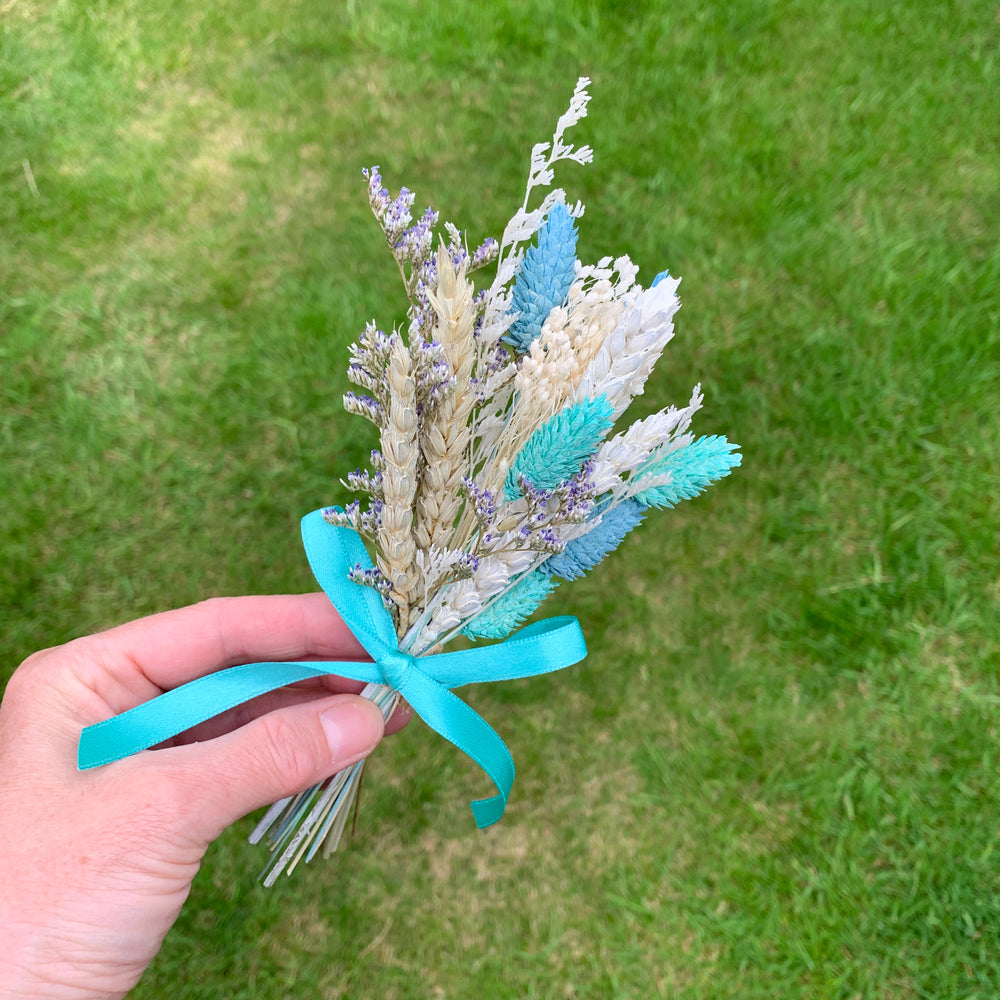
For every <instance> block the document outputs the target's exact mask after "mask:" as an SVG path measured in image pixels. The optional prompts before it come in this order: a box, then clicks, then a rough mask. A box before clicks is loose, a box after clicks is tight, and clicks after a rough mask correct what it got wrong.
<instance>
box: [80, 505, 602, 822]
mask: <svg viewBox="0 0 1000 1000" xmlns="http://www.w3.org/2000/svg"><path fill="white" fill-rule="evenodd" d="M302 542H303V545H304V546H305V550H306V555H307V556H308V558H309V565H310V567H311V568H312V571H313V574H314V575H315V577H316V580H317V581H318V582H319V585H320V586H321V587H322V588H323V590H324V591H325V592H326V594H327V596H328V597H329V598H330V600H331V601H332V602H333V605H334V607H335V608H336V609H337V611H338V612H339V613H340V617H341V618H343V620H344V622H345V623H346V625H347V626H348V628H350V630H351V631H352V632H353V633H354V635H355V636H356V637H357V639H358V641H359V642H360V643H361V645H362V646H364V648H365V649H366V650H367V651H368V655H369V656H370V657H371V662H358V661H356V660H336V661H332V660H331V661H326V662H320V663H317V662H314V661H306V662H298V663H246V664H244V665H243V666H239V667H230V668H229V669H228V670H220V671H219V672H218V673H214V674H208V675H207V676H205V677H199V678H198V679H197V680H194V681H190V682H189V683H187V684H184V685H182V686H181V687H179V688H174V690H173V691H167V692H166V693H165V694H161V695H160V696H159V697H158V698H154V699H153V700H152V701H148V702H146V703H145V704H143V705H138V706H137V707H136V708H132V709H129V711H127V712H122V713H121V715H116V716H114V717H113V718H111V719H105V720H104V721H103V722H98V723H97V724H96V725H93V726H88V727H87V728H86V729H84V730H83V732H82V733H81V734H80V745H79V750H78V754H77V766H78V767H79V768H80V770H84V769H86V768H89V767H98V766H100V765H101V764H110V763H111V762H112V761H116V760H120V759H121V758H122V757H128V756H129V755H130V754H134V753H138V752H139V751H140V750H146V749H148V748H149V747H151V746H155V745H156V744H157V743H162V742H163V741H164V740H167V739H170V737H172V736H176V735H177V734H178V733H182V732H184V731H185V730H186V729H190V728H191V727H192V726H196V725H198V724H199V723H200V722H204V721H205V720H206V719H211V718H212V717H213V716H215V715H218V714H219V713H220V712H225V711H226V710H227V709H230V708H235V707H236V706H237V705H241V704H243V703H244V702H246V701H250V699H251V698H257V697H259V696H260V695H262V694H267V693H268V692H269V691H274V690H275V689H276V688H279V687H284V686H285V685H286V684H294V683H296V682H297V681H302V680H305V679H306V678H309V677H322V676H323V675H325V674H340V675H341V676H342V677H351V678H353V679H354V680H358V681H364V682H365V683H367V684H387V685H389V686H390V687H391V688H393V689H394V690H396V691H399V692H400V694H402V696H403V697H404V698H405V699H406V700H407V701H408V702H409V703H410V706H411V707H412V708H413V710H414V711H415V712H416V713H417V714H418V715H419V716H420V717H421V718H422V719H423V720H424V722H426V723H427V725H428V726H430V727H431V729H433V730H434V731H435V732H437V733H440V734H441V735H442V736H443V737H444V738H445V739H446V740H449V741H450V742H451V743H453V744H454V745H455V746H456V747H458V749H459V750H461V751H462V752H463V753H466V754H468V755H469V756H470V757H471V758H472V759H473V760H474V761H475V762H476V763H477V764H478V765H479V766H480V767H481V768H482V769H483V770H484V771H485V772H486V773H487V775H489V777H490V780H491V781H492V782H493V784H494V785H496V788H497V794H496V795H494V796H492V797H491V798H488V799H479V800H477V801H475V802H473V803H471V805H472V812H473V815H474V816H475V818H476V823H477V824H478V825H479V826H481V827H483V826H489V824H490V823H495V822H496V821H497V820H498V819H499V818H500V817H501V816H502V815H503V811H504V806H505V805H506V802H507V796H508V795H509V794H510V790H511V788H512V787H513V784H514V760H513V758H512V757H511V755H510V751H509V750H508V749H507V745H506V744H505V743H504V741H503V740H502V739H501V738H500V737H499V736H498V735H497V734H496V733H495V732H494V731H493V729H492V728H491V727H490V725H489V723H488V722H486V720H485V719H483V718H482V717H481V716H480V715H478V714H477V713H476V712H475V711H474V710H473V709H472V708H470V707H469V706H468V705H467V704H466V703H465V702H464V701H462V699H461V698H459V697H458V696H457V695H455V694H453V693H452V691H451V688H455V687H460V686H461V685H463V684H476V683H479V682H482V681H500V680H514V679H515V678H518V677H532V676H534V675H536V674H544V673H549V672H550V671H552V670H561V669H562V668H563V667H568V666H570V665H572V664H574V663H577V662H579V661H580V660H582V659H583V658H584V657H585V656H586V655H587V647H586V644H585V643H584V641H583V633H582V632H581V631H580V623H579V622H578V621H577V620H576V619H575V618H568V617H561V618H549V619H547V620H546V621H541V622H536V623H535V624H534V625H529V626H528V627H527V628H523V629H521V631H520V632H515V633H514V635H512V636H510V637H508V638H507V639H505V640H504V641H503V642H498V643H494V644H493V645H491V646H476V647H474V648H472V649H461V650H457V651H455V652H451V653H434V654H431V655H427V656H421V657H419V663H418V662H417V659H416V658H414V657H413V656H411V655H410V654H409V653H407V652H403V651H401V650H400V649H399V643H398V640H397V638H396V630H395V627H394V625H393V621H392V616H391V615H390V614H389V612H388V611H387V610H386V608H385V605H384V604H383V603H382V598H381V596H380V595H379V594H378V593H377V592H376V591H375V590H373V589H372V588H371V587H363V586H359V585H358V584H356V583H352V582H351V581H350V579H349V578H348V574H349V573H350V571H351V569H352V568H353V567H355V566H360V567H361V569H362V570H364V569H370V568H371V565H372V562H371V558H370V557H369V555H368V550H367V549H366V548H365V546H364V542H362V541H361V538H360V536H359V535H358V534H357V532H355V531H353V530H352V529H350V528H337V527H334V526H333V525H331V524H328V523H327V522H326V521H325V520H324V519H323V513H322V511H319V510H317V511H313V513H311V514H307V515H306V516H305V517H304V518H303V519H302Z"/></svg>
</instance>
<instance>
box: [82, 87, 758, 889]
mask: <svg viewBox="0 0 1000 1000" xmlns="http://www.w3.org/2000/svg"><path fill="white" fill-rule="evenodd" d="M588 84H589V80H588V79H586V78H582V79H581V80H579V82H578V83H577V86H576V89H575V91H574V93H573V97H572V100H571V102H570V105H569V108H568V110H567V111H566V112H565V114H563V115H562V117H561V118H560V119H559V121H558V124H557V127H556V130H555V134H554V135H553V137H552V141H551V142H547V143H541V144H538V145H536V146H535V147H534V149H533V150H532V154H531V165H530V170H529V174H528V181H527V189H526V192H525V196H524V201H523V202H522V204H521V207H520V208H518V210H517V211H516V212H515V213H514V215H513V217H512V218H511V219H510V221H509V222H508V223H507V226H506V228H505V229H504V231H503V234H502V235H501V237H500V239H499V240H496V239H488V240H486V241H485V242H484V243H483V244H482V245H481V246H479V247H478V248H477V249H476V250H474V251H471V252H470V251H469V249H468V248H467V247H466V244H465V242H464V239H463V235H462V233H461V232H460V231H459V230H458V229H457V228H456V227H455V226H454V225H452V224H451V223H445V224H444V226H443V230H444V233H443V235H442V236H439V235H438V233H437V228H436V227H437V225H438V214H437V212H435V211H432V210H431V209H429V208H428V209H427V210H426V211H425V212H424V213H423V215H422V216H420V217H419V218H418V219H417V220H416V221H414V219H413V217H412V214H411V210H412V207H413V203H414V196H413V194H412V193H411V192H410V191H408V190H407V189H406V188H403V189H402V190H401V191H400V193H399V194H398V195H397V196H396V197H392V196H391V195H390V193H389V192H388V191H387V190H386V189H385V188H384V187H383V184H382V177H381V175H380V172H379V168H378V167H372V168H371V169H370V170H366V171H365V176H366V177H367V181H368V197H369V202H370V205H371V208H372V211H373V212H374V214H375V218H376V219H377V220H378V223H379V225H380V226H381V228H382V230H383V232H384V234H385V237H386V240H387V242H388V246H389V249H390V250H391V252H392V255H393V257H394V258H395V261H396V263H397V265H398V267H399V271H400V274H401V276H402V280H403V285H404V288H405V290H406V295H407V297H408V299H409V310H408V313H407V318H408V323H407V326H406V329H405V331H402V330H398V329H397V330H394V331H393V332H391V333H386V332H384V331H382V330H380V329H379V328H378V327H377V326H376V324H375V323H374V322H373V323H370V324H369V325H368V326H367V328H366V329H365V330H364V332H363V333H362V334H361V336H360V337H359V338H358V341H357V343H356V344H354V345H352V347H351V349H350V362H349V365H348V369H347V374H348V378H349V379H350V380H351V382H352V383H353V384H354V385H355V386H357V387H358V390H359V391H358V392H351V393H348V394H347V396H345V399H344V403H345V406H346V408H347V410H348V411H349V412H351V413H354V414H357V415H359V416H362V417H364V418H366V419H367V420H369V421H371V423H373V424H374V425H375V427H376V428H377V430H378V435H379V447H378V449H377V450H375V451H373V452H372V453H371V462H370V468H368V469H367V470H362V469H358V470H355V471H354V472H352V473H350V474H349V475H347V476H346V479H345V484H346V485H347V486H348V487H349V488H350V489H351V490H352V491H355V492H356V493H358V494H361V497H362V498H361V499H356V500H354V501H353V502H352V503H350V504H348V505H347V506H346V507H344V508H340V507H330V508H325V509H323V510H322V511H317V512H314V514H312V515H309V516H308V517H307V518H305V519H304V520H303V538H304V541H305V545H306V551H307V554H308V556H309V559H310V563H311V565H312V568H313V571H314V573H315V574H316V576H317V579H318V580H319V581H320V583H321V585H322V586H323V587H324V589H325V590H326V591H327V593H328V594H329V595H330V596H331V599H332V600H333V601H334V603H335V605H336V606H337V608H338V610H339V611H340V613H341V615H342V616H343V617H344V618H345V621H347V622H348V624H349V625H350V626H351V628H352V630H353V631H354V633H355V634H356V635H357V636H358V638H359V640H360V641H361V642H362V644H363V645H364V646H365V647H366V649H367V650H368V652H369V653H370V654H371V656H372V661H373V662H372V664H356V663H355V664H343V663H337V664H333V663H325V664H290V665H289V664H285V665H281V664H251V665H248V666H247V667H237V668H232V671H224V672H222V673H221V674H216V675H212V676H211V677H208V678H202V679H201V680H200V681H196V682H193V684H192V685H187V686H186V687H188V688H192V687H194V686H195V685H202V688H201V690H200V691H199V692H195V693H193V694H192V695H191V700H192V701H193V702H198V703H199V709H198V711H199V712H200V713H201V715H204V714H205V712H206V711H209V712H211V710H210V709H206V708H205V707H204V705H203V704H202V703H203V702H204V701H205V700H206V698H205V696H206V694H212V692H213V691H214V690H215V688H212V689H211V690H210V689H209V688H208V687H207V685H216V686H218V685H221V684H222V683H224V682H223V681H222V680H221V678H224V677H225V675H226V674H229V673H232V672H239V671H243V674H241V675H239V676H240V678H241V679H242V680H243V681H246V679H247V677H248V676H250V674H248V671H250V672H251V673H252V671H251V668H268V669H267V670H266V677H265V678H264V679H263V680H262V681H261V684H262V685H269V686H270V687H276V686H278V684H282V683H289V682H290V680H297V679H301V677H302V676H306V675H308V674H309V673H328V672H337V673H347V672H350V671H353V672H351V673H350V675H351V676H354V677H358V678H361V679H364V680H368V681H369V683H368V685H367V687H366V688H365V690H364V692H363V693H364V694H365V696H366V697H369V698H371V699H372V700H374V701H375V702H376V703H377V704H378V705H379V707H380V708H381V709H382V711H383V713H384V714H385V715H386V717H388V716H389V714H390V713H391V712H392V710H393V708H394V707H395V705H396V703H397V700H398V699H399V698H400V697H405V698H406V699H407V700H408V701H409V702H410V703H411V704H412V705H413V707H414V709H415V710H416V711H417V713H418V714H420V715H421V716H422V717H423V718H424V719H425V721H427V722H428V723H429V724H430V725H431V726H432V727H433V728H435V729H436V730H437V731H438V732H440V733H442V735H444V736H445V737H446V738H448V739H449V740H451V741H452V742H453V743H455V744H456V746H458V747H460V748H461V749H463V750H464V751H465V752H467V753H469V754H470V755H471V756H473V758H474V759H476V760H477V762H479V763H480V764H481V765H482V766H483V768H484V769H485V770H486V772H487V774H488V775H489V777H490V778H491V779H492V780H493V782H494V784H495V785H496V786H497V792H498V794H497V795H495V796H494V797H493V798H491V799H485V800H481V801H478V802H475V803H473V811H474V813H475V817H476V820H477V822H478V823H479V825H480V826H485V825H488V824H489V823H492V822H495V821H496V820H497V819H499V817H500V815H501V814H502V813H503V808H504V803H505V801H506V797H507V794H508V792H509V790H510V787H511V785H512V783H513V774H514V772H513V763H512V761H511V760H510V754H509V752H508V751H507V748H506V747H505V746H504V744H503V742H502V740H500V738H499V737H498V736H497V735H496V733H495V732H494V731H493V730H492V729H491V728H490V727H489V726H488V725H487V724H486V723H485V722H484V721H483V720H482V719H481V718H480V717H479V716H478V715H477V714H476V713H475V712H474V711H473V710H472V709H471V708H469V706H467V705H465V703H464V702H462V701H461V700H460V699H458V698H457V697H456V696H455V695H454V694H452V693H451V690H450V689H451V688H452V687H455V686H458V685H460V684H463V683H469V682H470V681H479V680H496V679H502V678H510V677H519V676H528V675H530V674H537V673H540V672H543V671H548V670H553V669H558V668H560V667H563V666H567V665H569V664H570V663H573V662H576V661H577V660H579V659H580V658H582V656H584V655H586V650H585V647H584V644H583V641H582V636H581V635H580V630H579V626H578V625H577V623H576V622H575V619H570V618H556V619H550V620H548V621H546V622H540V623H536V624H535V625H532V626H529V627H527V628H524V629H521V630H520V631H518V632H517V633H516V634H515V635H514V636H513V637H511V638H506V637H508V636H510V634H511V633H512V632H514V631H515V630H516V629H518V628H519V626H521V625H522V623H523V622H524V621H525V620H526V619H527V618H528V617H529V616H530V615H531V614H532V613H533V612H534V611H535V610H536V608H538V606H539V605H540V604H541V603H542V601H544V600H545V598H546V597H547V596H548V595H549V594H551V593H552V591H553V590H554V589H555V588H556V586H557V585H559V583H561V582H562V581H567V580H575V579H577V578H578V577H580V576H582V575H583V574H584V573H586V572H587V571H588V570H590V569H592V568H593V567H594V566H596V565H597V563H599V562H600V561H601V560H602V559H603V558H604V557H605V556H606V555H608V554H609V553H610V552H612V551H613V550H614V549H615V548H616V547H617V546H618V545H619V544H620V543H621V541H622V539H624V537H625V536H626V535H627V534H628V533H629V532H630V531H631V530H632V529H633V528H635V527H637V526H638V525H639V524H640V522H642V520H643V519H644V517H645V516H646V514H647V513H648V512H649V511H650V510H651V509H653V508H666V507H673V506H675V505H676V504H677V503H678V502H679V501H681V500H685V499H689V498H691V497H694V496H696V495H697V494H699V493H700V492H701V491H702V490H704V489H705V488H706V487H707V486H708V485H709V484H710V483H712V482H713V481H714V480H716V479H719V478H721V477H723V476H726V475H728V474H729V472H730V470H731V469H733V468H734V467H736V466H737V465H739V463H740V455H739V453H738V452H737V451H736V446H735V445H733V444H731V443H730V442H728V441H727V440H726V439H725V438H723V437H715V436H713V437H701V438H697V439H696V438H695V437H694V436H693V434H692V433H691V432H690V427H691V422H692V418H693V416H694V414H695V412H696V411H697V410H698V409H699V407H700V406H701V402H702V395H701V391H700V387H697V386H696V387H695V389H694V391H693V392H692V394H691V398H690V399H689V401H688V403H687V405H686V406H682V407H680V408H677V407H674V406H668V407H666V408H664V409H661V410H659V411H658V412H655V413H653V414H652V415H650V416H647V417H645V418H644V419H641V420H637V421H636V422H634V423H632V424H631V425H629V426H625V427H620V422H621V418H622V416H623V415H624V414H625V412H626V410H627V409H628V406H629V404H630V403H631V401H632V400H633V399H634V398H635V397H636V396H638V395H639V394H641V393H642V392H643V388H644V386H645V384H646V380H647V379H648V378H649V375H650V373H651V372H652V370H653V366H654V365H655V363H656V361H657V359H658V358H659V357H660V355H661V353H662V352H663V349H664V348H665V347H666V345H667V343H668V342H669V341H670V339H671V337H672V336H673V332H674V327H673V317H674V313H675V312H676V311H677V309H678V308H679V306H680V302H679V300H678V297H677V287H678V284H679V279H677V278H673V277H671V276H670V275H669V274H668V273H667V272H665V271H664V272H662V273H660V274H658V275H657V276H656V277H655V279H654V280H653V281H652V282H651V283H650V285H649V287H648V288H646V287H643V286H642V285H640V284H639V282H638V280H637V278H638V268H637V267H636V266H635V265H634V264H633V263H632V262H631V261H630V260H629V258H628V257H624V256H622V257H617V258H612V257H605V258H603V259H601V260H599V261H597V263H595V264H583V263H581V262H580V261H579V260H577V257H576V244H577V228H576V222H577V220H578V219H579V218H580V217H581V216H582V215H583V211H584V209H583V206H582V205H581V204H580V203H578V202H577V203H575V204H570V203H568V202H567V201H566V196H565V193H564V191H562V190H561V189H559V188H555V189H552V190H548V192H547V193H546V194H544V196H542V197H539V194H540V192H541V191H542V190H543V189H549V188H551V187H552V184H553V180H554V167H555V165H556V164H557V163H559V162H560V161H567V160H569V161H572V162H575V163H579V164H585V163H589V162H590V161H591V159H592V151H591V150H590V148H589V147H587V146H582V147H579V148H577V147H574V146H573V145H571V144H569V143H567V141H566V138H565V135H566V132H567V130H568V129H569V128H571V127H572V126H573V125H575V124H576V123H577V122H579V121H580V120H581V119H582V118H583V117H585V115H586V112H587V103H588V100H589V95H588V93H587V89H586V88H587V86H588ZM533 202H537V204H534V206H533V207H532V203H533ZM482 268H490V270H489V271H488V272H487V273H491V274H492V275H493V277H492V280H490V281H488V283H484V285H483V287H480V288H477V287H476V286H475V285H474V283H473V281H472V280H471V275H472V274H473V273H474V272H477V271H479V270H480V269H482ZM365 543H367V546H366V544H365ZM369 548H370V553H369ZM460 634H461V635H464V636H467V637H470V638H472V639H475V640H478V639H481V638H486V639H506V641H505V642H501V643H497V644H493V645H490V646H486V647H482V646H473V647H471V648H468V649H464V650H459V651H456V652H448V653H444V652H442V647H444V646H445V645H446V644H447V643H448V642H449V641H450V640H452V639H454V638H455V637H457V636H459V635H460ZM279 668H284V669H279ZM288 668H302V670H304V671H305V673H302V672H301V671H300V672H299V673H295V672H294V671H293V672H291V673H289V669H288ZM257 674H261V671H260V670H258V671H257ZM183 690H184V689H178V691H177V692H168V694H166V695H163V696H161V698H160V699H157V701H162V700H164V699H167V698H170V697H171V696H175V695H178V694H179V692H182V691H183ZM259 693H261V691H260V690H259V689H258V688H254V689H253V693H248V691H247V690H245V689H243V688H241V689H240V693H239V700H246V698H248V697H252V696H254V695H255V694H259ZM207 700H208V701H211V700H212V698H208V699H207ZM231 702H232V699H230V702H228V703H227V706H228V704H229V703H231ZM155 704H156V702H153V703H150V705H149V706H140V708H139V709H136V710H133V712H141V710H143V709H148V708H150V707H151V706H155ZM227 706H223V707H227ZM214 707H215V710H221V708H219V707H218V706H214ZM130 714H131V713H125V715H126V716H127V715H130ZM173 716H174V717H175V716H176V713H173ZM122 718H124V716H120V717H117V719H113V720H108V723H101V724H99V725H98V726H94V727H90V730H87V731H85V732H84V737H85V738H86V739H85V740H82V741H81V766H91V765H92V764H95V763H104V762H106V761H107V760H109V759H112V757H111V756H110V755H109V752H108V751H107V750H106V749H105V750H100V749H95V744H93V743H92V742H89V743H88V742H87V741H88V740H91V739H92V735H93V734H91V731H92V730H96V731H98V735H102V737H103V739H104V741H105V742H106V740H107V737H108V736H109V735H113V734H112V733H109V732H104V733H103V734H101V733H100V731H101V730H102V728H103V727H106V726H109V725H113V724H115V723H116V722H117V720H118V719H122ZM195 721H197V720H195ZM188 724H193V723H192V722H190V721H189V722H188ZM174 725H175V730H176V718H174ZM154 728H155V727H154ZM88 734H91V735H88ZM153 737H159V738H163V735H162V732H159V731H157V732H154V733H152V734H150V733H145V734H144V735H143V737H142V738H141V740H139V741H136V740H133V742H132V744H131V745H130V747H129V748H126V749H127V752H134V750H135V749H139V748H141V746H140V743H141V744H142V745H146V746H149V745H152V742H150V741H151V740H152V741H153V742H155V740H154V739H153ZM125 742H126V743H127V742H128V741H127V740H126V741H125ZM85 744H86V745H85ZM117 755H118V756H121V755H123V754H122V753H120V752H118V753H117ZM361 772H362V765H361V764H359V765H355V766H354V767H353V768H350V769H348V770H347V771H344V772H342V773H341V774H338V775H336V776H334V777H333V778H330V779H328V780H327V781H325V782H323V783H322V784H320V785H317V786H315V787H314V788H312V789H309V790H308V791H306V792H303V793H302V794H300V795H297V796H294V797H292V798H289V799H285V800H283V801H281V802H278V803H275V805H274V806H273V807H272V808H271V809H270V810H268V812H267V814H266V815H265V816H264V818H263V819H262V821H261V822H260V824H259V825H258V827H257V829H256V830H255V831H254V833H253V834H252V836H251V839H252V840H253V841H257V840H261V839H264V838H265V837H266V838H267V840H268V842H269V843H270V846H271V849H272V857H271V862H270V863H269V866H268V869H267V870H266V878H265V882H266V883H268V884H270V883H271V882H273V881H274V879H276V878H277V876H278V875H279V874H280V873H281V872H282V871H284V870H286V869H287V870H289V871H291V870H292V868H294V866H295V864H296V863H297V862H298V861H299V859H301V858H303V857H305V859H306V860H309V859H311V858H312V857H313V856H314V854H315V853H316V852H317V850H319V849H320V848H321V847H322V848H323V849H324V853H329V852H330V851H332V850H335V849H336V847H337V845H338V844H339V842H340V839H341V836H342V833H343V831H344V827H345V824H346V821H347V818H348V816H349V814H350V812H351V806H352V802H353V801H354V799H355V796H356V794H357V788H358V785H359V782H360V777H361Z"/></svg>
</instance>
